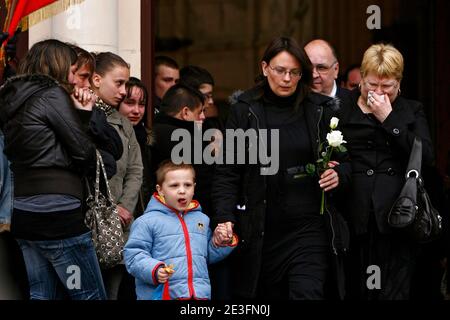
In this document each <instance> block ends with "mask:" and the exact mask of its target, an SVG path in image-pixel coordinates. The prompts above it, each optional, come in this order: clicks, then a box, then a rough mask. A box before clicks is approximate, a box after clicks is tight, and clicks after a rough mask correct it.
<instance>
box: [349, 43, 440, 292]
mask: <svg viewBox="0 0 450 320" xmlns="http://www.w3.org/2000/svg"><path fill="white" fill-rule="evenodd" d="M403 67H404V65H403V56H402V54H401V53H400V52H399V51H398V50H397V49H396V48H394V47H393V46H392V45H385V44H375V45H372V46H371V47H370V48H369V49H367V51H366V52H365V53H364V57H363V60H362V63H361V76H362V79H361V82H360V84H359V90H353V91H352V93H351V97H350V100H349V101H347V103H344V108H343V117H342V124H343V133H344V137H345V139H346V140H347V147H348V151H349V154H350V157H351V159H352V183H351V192H350V193H349V201H348V204H350V207H349V212H350V222H351V226H352V230H353V233H354V234H355V236H354V237H353V239H352V241H351V243H352V248H351V257H352V262H351V264H350V268H351V269H350V270H351V271H349V273H351V274H352V277H349V279H351V280H354V281H351V283H350V288H349V289H350V295H351V296H352V297H353V296H355V297H358V298H362V299H382V300H397V299H408V298H409V292H410V283H411V276H412V273H413V270H414V264H415V254H416V249H417V248H416V245H415V244H414V243H413V242H412V241H409V240H408V239H406V238H405V237H402V236H400V235H397V234H396V233H395V232H393V231H394V230H392V229H391V228H390V227H389V226H388V224H387V214H388V212H389V210H390V208H391V206H392V204H393V202H394V200H395V199H396V198H397V196H398V194H399V192H400V189H401V188H402V186H403V184H404V174H405V170H406V165H407V163H408V158H409V155H410V152H411V148H412V145H413V141H414V138H415V137H419V138H421V139H422V144H423V163H424V164H430V163H431V162H432V157H433V149H432V144H431V138H430V133H429V130H428V124H427V120H426V116H425V113H424V110H423V106H422V104H421V103H420V102H417V101H413V100H409V99H406V98H404V97H402V96H401V95H400V93H401V81H402V77H403ZM371 265H376V266H378V267H379V268H380V272H381V283H380V284H381V286H380V287H381V289H380V290H370V291H369V290H368V289H367V285H366V280H367V277H368V275H367V268H368V267H369V266H371ZM358 274H359V277H358V276H355V275H358Z"/></svg>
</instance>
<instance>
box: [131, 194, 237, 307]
mask: <svg viewBox="0 0 450 320" xmlns="http://www.w3.org/2000/svg"><path fill="white" fill-rule="evenodd" d="M189 207H190V209H188V210H186V211H185V212H177V211H175V210H174V209H171V208H169V207H167V206H166V205H165V204H164V199H163V198H161V197H159V196H158V195H157V194H156V193H155V194H154V195H153V197H152V198H151V200H150V203H149V204H148V206H147V209H146V210H145V212H144V214H143V215H142V216H141V217H139V218H138V219H137V220H136V221H135V222H134V223H133V225H132V227H131V232H130V236H129V238H128V241H127V243H126V245H125V248H124V259H125V264H126V268H127V270H128V272H129V273H130V274H132V275H133V276H134V277H135V278H136V295H137V298H138V299H139V300H154V299H156V300H159V299H210V298H211V285H210V282H209V276H208V264H210V263H215V262H218V261H220V260H222V259H223V258H225V257H226V256H227V255H228V254H230V253H231V251H232V250H233V249H234V247H232V246H227V247H217V248H216V247H215V246H214V245H213V243H212V231H211V230H210V228H209V218H208V216H207V215H205V214H204V213H202V211H201V207H200V205H199V203H198V202H197V201H192V203H191V205H190V206H189ZM233 242H234V243H236V242H237V241H233ZM164 265H173V269H174V270H175V273H173V274H172V276H171V277H170V279H169V281H168V282H167V283H166V284H164V285H161V284H159V283H158V280H157V270H158V268H159V267H160V266H164Z"/></svg>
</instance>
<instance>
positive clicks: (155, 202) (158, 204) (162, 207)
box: [144, 192, 202, 214]
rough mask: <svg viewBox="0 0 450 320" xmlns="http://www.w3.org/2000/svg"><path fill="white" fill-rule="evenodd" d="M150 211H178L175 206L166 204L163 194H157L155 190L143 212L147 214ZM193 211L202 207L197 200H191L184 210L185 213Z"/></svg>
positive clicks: (170, 212)
mask: <svg viewBox="0 0 450 320" xmlns="http://www.w3.org/2000/svg"><path fill="white" fill-rule="evenodd" d="M152 211H159V212H163V213H166V214H173V213H178V212H179V211H178V210H176V209H175V208H172V207H169V206H168V205H167V204H166V201H165V199H164V197H163V196H161V195H159V194H158V193H157V192H155V193H154V194H153V196H152V198H151V199H150V202H149V204H148V206H147V209H146V210H145V212H144V214H149V213H151V212H152ZM195 211H200V212H201V211H202V207H201V206H200V204H199V203H198V201H197V200H192V201H191V203H190V204H189V206H188V209H187V210H186V211H184V213H185V214H187V213H190V212H195Z"/></svg>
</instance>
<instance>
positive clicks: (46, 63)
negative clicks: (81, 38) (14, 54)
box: [18, 39, 77, 91]
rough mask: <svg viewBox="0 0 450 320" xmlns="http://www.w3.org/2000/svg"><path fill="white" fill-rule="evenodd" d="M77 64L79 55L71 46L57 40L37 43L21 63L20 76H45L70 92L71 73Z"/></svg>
mask: <svg viewBox="0 0 450 320" xmlns="http://www.w3.org/2000/svg"><path fill="white" fill-rule="evenodd" d="M76 62H77V54H76V52H75V50H73V49H72V48H71V47H70V46H68V45H67V44H65V43H64V42H61V41H59V40H56V39H48V40H43V41H40V42H37V43H35V44H34V45H33V46H32V47H31V49H30V50H29V51H28V53H27V55H26V56H25V58H24V59H23V60H22V61H21V63H20V65H19V69H18V73H19V74H44V75H47V76H50V77H52V78H54V79H55V80H57V81H58V82H60V84H61V85H62V86H63V87H64V88H66V90H68V91H70V87H71V85H70V84H69V79H68V76H69V72H70V68H71V67H72V65H74V64H75V63H76Z"/></svg>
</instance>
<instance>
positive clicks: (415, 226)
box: [388, 137, 442, 243]
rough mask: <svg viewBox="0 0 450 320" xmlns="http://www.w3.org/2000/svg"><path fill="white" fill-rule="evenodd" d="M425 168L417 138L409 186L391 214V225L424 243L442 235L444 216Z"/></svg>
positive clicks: (389, 218)
mask: <svg viewBox="0 0 450 320" xmlns="http://www.w3.org/2000/svg"><path fill="white" fill-rule="evenodd" d="M421 167H422V141H421V140H420V139H419V138H417V137H416V138H415V139H414V145H413V148H412V150H411V155H410V156H409V162H408V168H407V170H406V181H405V185H404V186H403V188H402V190H401V192H400V195H399V196H398V198H397V200H396V201H395V202H394V205H393V206H392V208H391V211H390V212H389V214H388V224H389V225H390V226H391V227H393V228H398V229H401V230H402V231H403V232H405V233H406V234H408V235H409V236H410V237H411V238H413V239H414V240H416V241H417V242H421V243H423V242H429V241H432V240H434V239H436V238H438V237H439V236H440V235H441V233H442V218H441V216H440V215H439V212H438V211H437V210H436V209H435V208H434V207H433V205H432V203H431V201H430V197H429V196H428V194H427V192H426V190H425V187H424V182H423V178H422V176H421Z"/></svg>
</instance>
